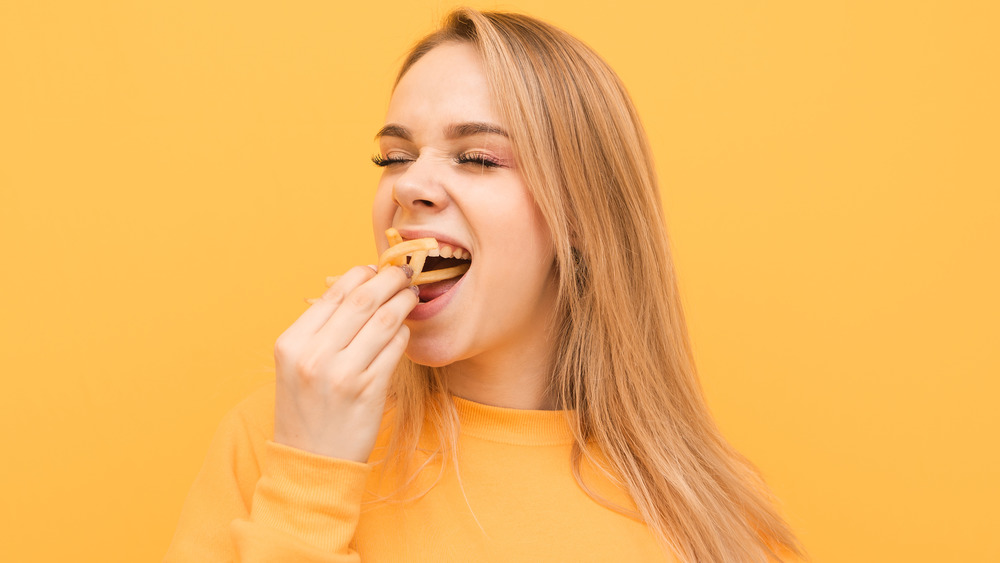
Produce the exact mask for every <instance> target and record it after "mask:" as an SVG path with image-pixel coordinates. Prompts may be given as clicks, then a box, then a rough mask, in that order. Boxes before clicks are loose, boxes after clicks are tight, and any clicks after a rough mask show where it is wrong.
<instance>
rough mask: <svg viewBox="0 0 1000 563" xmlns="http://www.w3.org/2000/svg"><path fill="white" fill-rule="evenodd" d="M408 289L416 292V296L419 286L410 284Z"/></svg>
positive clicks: (418, 294) (418, 293)
mask: <svg viewBox="0 0 1000 563" xmlns="http://www.w3.org/2000/svg"><path fill="white" fill-rule="evenodd" d="M410 289H412V290H413V293H416V294H417V296H418V297H419V296H420V288H419V287H417V286H415V285H411V286H410Z"/></svg>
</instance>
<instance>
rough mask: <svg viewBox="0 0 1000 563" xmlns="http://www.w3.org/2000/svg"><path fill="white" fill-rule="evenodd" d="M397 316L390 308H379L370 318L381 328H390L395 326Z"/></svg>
mask: <svg viewBox="0 0 1000 563" xmlns="http://www.w3.org/2000/svg"><path fill="white" fill-rule="evenodd" d="M398 319H399V317H398V316H397V315H396V313H395V312H394V311H392V310H390V309H379V310H378V311H376V312H375V315H374V316H373V317H372V320H373V321H374V322H375V324H376V325H378V326H380V327H382V328H392V327H394V326H396V323H397V321H398Z"/></svg>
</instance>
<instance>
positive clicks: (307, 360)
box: [293, 355, 319, 382]
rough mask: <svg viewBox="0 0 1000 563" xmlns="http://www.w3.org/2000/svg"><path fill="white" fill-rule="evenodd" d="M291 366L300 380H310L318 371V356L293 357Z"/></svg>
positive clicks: (314, 377)
mask: <svg viewBox="0 0 1000 563" xmlns="http://www.w3.org/2000/svg"><path fill="white" fill-rule="evenodd" d="M293 367H294V370H295V375H296V376H297V377H298V379H299V380H300V381H306V382H308V381H312V380H314V379H316V377H317V375H318V373H319V369H318V368H319V358H317V357H316V356H315V355H304V356H301V357H299V358H296V359H295V362H294V364H293Z"/></svg>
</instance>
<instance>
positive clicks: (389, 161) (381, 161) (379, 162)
mask: <svg viewBox="0 0 1000 563" xmlns="http://www.w3.org/2000/svg"><path fill="white" fill-rule="evenodd" d="M409 161H410V159H408V158H387V157H384V156H382V155H380V154H376V155H374V156H372V162H373V163H375V166H390V165H393V164H399V163H401V162H409Z"/></svg>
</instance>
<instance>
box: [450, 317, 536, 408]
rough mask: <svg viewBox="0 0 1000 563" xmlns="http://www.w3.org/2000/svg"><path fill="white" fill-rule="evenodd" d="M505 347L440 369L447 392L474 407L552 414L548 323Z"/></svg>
mask: <svg viewBox="0 0 1000 563" xmlns="http://www.w3.org/2000/svg"><path fill="white" fill-rule="evenodd" d="M541 325H542V326H541V327H540V329H541V330H539V331H532V334H527V335H523V337H522V338H519V339H517V342H512V343H510V344H509V345H507V346H503V347H498V348H496V349H494V350H491V351H490V352H489V353H484V354H478V355H476V356H473V357H471V358H468V359H465V360H460V361H458V362H455V363H452V364H450V365H448V366H445V367H443V368H441V373H442V375H443V376H444V378H445V380H446V381H447V385H448V389H449V390H450V391H451V392H452V393H453V394H454V395H456V396H458V397H461V398H463V399H468V400H470V401H474V402H476V403H482V404H485V405H493V406H496V407H507V408H513V409H528V410H553V409H555V408H556V406H555V400H554V399H553V397H552V396H551V393H550V392H549V381H550V380H551V374H552V369H553V365H554V363H555V358H554V356H555V346H554V342H555V339H554V338H553V336H552V333H551V332H550V331H551V323H541Z"/></svg>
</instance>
